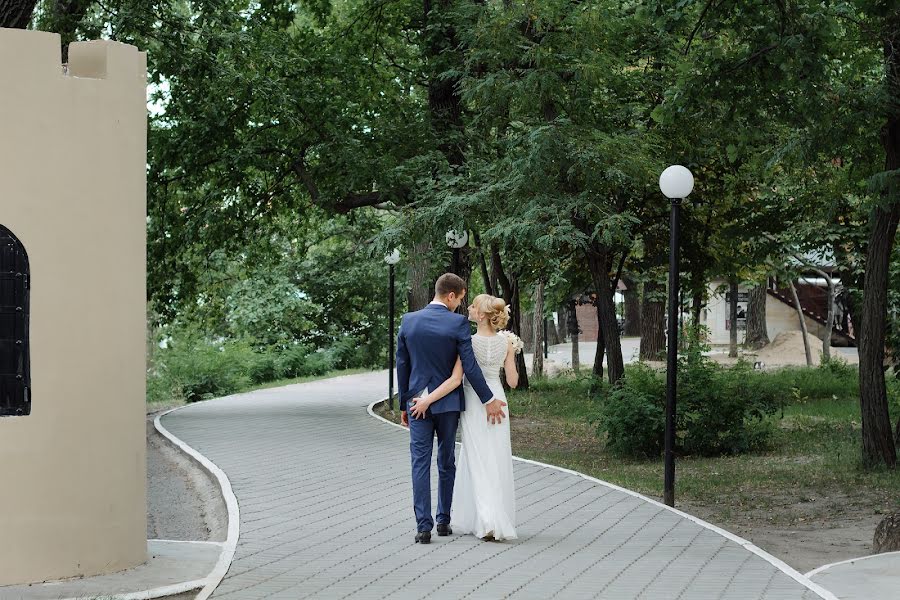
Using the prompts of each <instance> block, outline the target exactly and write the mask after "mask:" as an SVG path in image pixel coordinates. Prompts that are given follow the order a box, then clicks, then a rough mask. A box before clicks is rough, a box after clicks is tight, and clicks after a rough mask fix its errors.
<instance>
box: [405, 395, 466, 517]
mask: <svg viewBox="0 0 900 600" xmlns="http://www.w3.org/2000/svg"><path fill="white" fill-rule="evenodd" d="M458 427H459V413H458V412H446V413H439V414H436V415H433V414H431V412H430V411H429V412H427V413H426V415H425V418H424V419H415V418H413V416H412V415H410V416H409V452H410V456H411V457H412V483H413V509H414V510H415V512H416V530H417V531H431V530H432V528H433V527H434V519H432V518H431V452H432V448H433V447H434V437H435V436H437V441H438V453H437V466H438V506H437V522H438V523H442V524H448V523H450V504H451V503H452V502H453V481H454V479H455V478H456V453H455V450H456V430H457V428H458Z"/></svg>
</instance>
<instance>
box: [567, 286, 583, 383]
mask: <svg viewBox="0 0 900 600" xmlns="http://www.w3.org/2000/svg"><path fill="white" fill-rule="evenodd" d="M566 306H567V308H568V310H567V313H568V314H567V319H566V325H567V326H568V328H569V341H570V342H571V343H572V370H573V371H575V372H576V373H578V371H579V370H580V369H581V355H580V351H579V348H578V334H579V333H581V329H580V328H579V327H578V312H577V309H576V305H575V300H574V299H572V300H569V302H568V304H567V305H566Z"/></svg>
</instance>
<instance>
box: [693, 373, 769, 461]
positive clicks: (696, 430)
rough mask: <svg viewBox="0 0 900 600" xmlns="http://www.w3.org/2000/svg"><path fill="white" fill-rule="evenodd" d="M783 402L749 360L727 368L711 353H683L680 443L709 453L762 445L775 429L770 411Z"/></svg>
mask: <svg viewBox="0 0 900 600" xmlns="http://www.w3.org/2000/svg"><path fill="white" fill-rule="evenodd" d="M782 405H783V401H782V397H781V395H780V394H779V393H778V392H777V391H776V390H775V389H774V388H773V387H772V386H770V385H766V382H765V375H763V374H761V373H757V372H754V371H753V368H752V366H751V365H750V364H749V363H746V362H739V363H738V364H737V365H736V366H734V367H731V368H725V367H722V366H720V365H718V364H716V363H714V362H712V361H710V360H708V359H706V358H705V357H699V358H698V357H689V358H686V359H682V361H681V362H680V365H679V386H678V418H677V425H678V429H679V438H680V440H679V441H680V444H679V447H680V448H679V449H680V451H682V452H685V453H687V454H701V455H707V456H709V455H720V454H736V453H740V452H747V451H750V450H756V449H759V448H762V447H764V446H765V445H766V443H767V442H768V439H769V436H770V435H771V433H772V430H771V426H770V424H769V423H768V421H767V417H769V416H770V415H773V414H775V413H776V412H777V411H778V410H779V409H780V408H781V406H782Z"/></svg>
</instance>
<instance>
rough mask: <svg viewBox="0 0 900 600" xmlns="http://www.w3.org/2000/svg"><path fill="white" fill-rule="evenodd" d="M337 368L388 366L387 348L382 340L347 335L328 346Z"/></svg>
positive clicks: (334, 366)
mask: <svg viewBox="0 0 900 600" xmlns="http://www.w3.org/2000/svg"><path fill="white" fill-rule="evenodd" d="M328 352H329V354H330V355H331V357H332V362H333V368H335V369H359V368H366V369H367V368H370V367H377V368H386V367H387V354H386V348H385V347H384V346H383V345H382V343H381V341H380V340H379V341H373V340H368V339H366V338H365V337H364V336H355V335H347V336H344V337H342V338H340V339H338V340H337V341H336V342H334V343H333V344H332V345H331V346H329V348H328Z"/></svg>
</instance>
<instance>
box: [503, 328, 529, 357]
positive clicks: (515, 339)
mask: <svg viewBox="0 0 900 600" xmlns="http://www.w3.org/2000/svg"><path fill="white" fill-rule="evenodd" d="M497 334H498V335H502V336H503V337H505V338H506V339H508V340H509V341H510V342H511V343H512V346H513V349H514V350H515V351H516V354H521V353H522V349H523V348H525V342H523V341H522V338H520V337H519V336H517V335H516V334H514V333H513V332H512V331H509V330H508V329H501V330H500V331H498V332H497Z"/></svg>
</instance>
